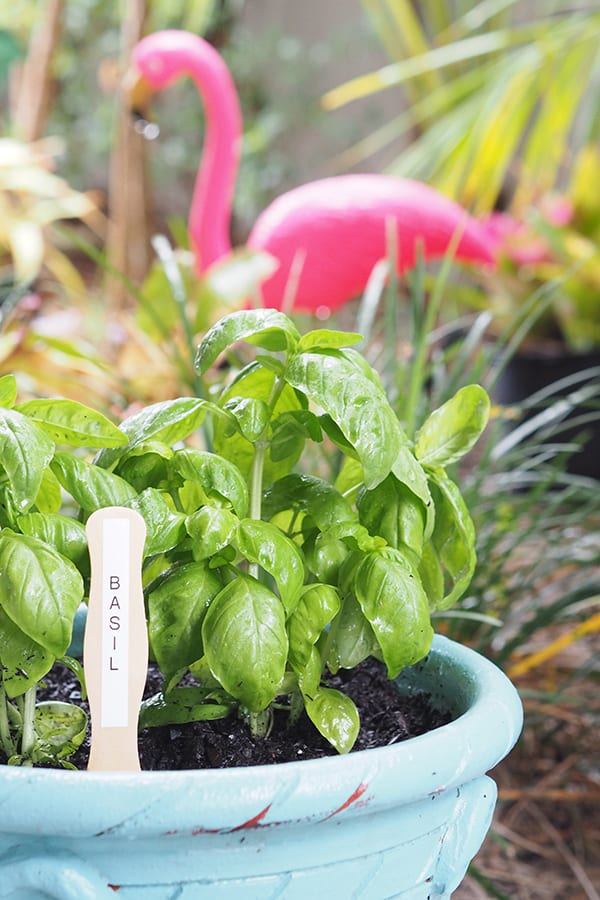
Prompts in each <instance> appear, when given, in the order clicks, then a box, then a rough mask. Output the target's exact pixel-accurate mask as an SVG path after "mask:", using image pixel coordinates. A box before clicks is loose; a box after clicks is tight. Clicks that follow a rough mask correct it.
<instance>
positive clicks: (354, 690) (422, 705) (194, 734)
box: [39, 660, 451, 770]
mask: <svg viewBox="0 0 600 900" xmlns="http://www.w3.org/2000/svg"><path fill="white" fill-rule="evenodd" d="M44 682H45V687H44V688H42V689H40V691H39V699H40V700H66V701H69V702H72V703H79V704H80V705H82V706H84V707H85V706H86V704H85V703H82V702H81V692H80V689H79V683H78V682H77V680H76V678H75V676H74V675H72V673H71V672H70V671H69V670H68V669H66V668H64V667H63V666H61V665H60V664H57V665H56V666H55V667H54V669H53V670H52V672H51V673H49V674H48V675H47V676H46V678H45V679H44ZM328 684H330V686H331V687H337V688H340V689H341V690H343V691H344V692H345V693H347V694H348V695H349V696H350V697H352V699H353V700H354V702H355V703H356V705H357V707H358V710H359V713H360V720H361V728H360V732H359V736H358V738H357V741H356V743H355V745H354V748H353V751H352V752H355V751H356V750H366V749H368V748H371V747H382V746H385V745H387V744H394V743H397V742H398V741H403V740H406V739H407V738H410V737H415V736H416V735H419V734H424V733H425V732H427V731H430V730H431V729H432V728H437V727H439V726H440V725H444V724H446V723H447V722H449V721H450V718H451V716H450V715H449V714H448V713H446V712H443V711H439V710H436V709H434V708H433V707H432V705H431V703H430V699H429V696H428V695H426V694H415V695H411V696H410V697H404V696H402V695H400V694H399V693H398V691H397V690H396V688H395V686H394V683H393V682H391V681H389V680H388V678H387V676H386V673H385V668H384V667H383V665H382V664H381V663H379V662H377V661H376V660H367V661H365V662H364V663H362V664H361V665H360V666H357V668H356V669H353V670H351V671H346V670H342V671H341V672H340V673H338V674H337V675H336V676H330V678H329V679H328ZM160 687H161V676H160V673H158V672H157V671H156V669H155V667H153V666H152V665H151V667H150V669H149V673H148V683H147V688H146V696H151V695H152V694H154V693H156V692H157V691H158V690H160ZM139 749H140V761H141V766H142V769H145V770H166V769H198V768H227V767H231V766H254V765H263V764H270V763H280V762H291V761H297V760H304V759H314V758H318V757H322V756H331V755H335V753H336V751H335V750H334V749H333V748H332V747H331V746H330V744H329V743H328V742H327V741H326V740H325V739H324V738H323V737H322V736H321V735H320V734H319V733H318V732H317V730H316V728H315V727H314V725H313V724H312V723H311V722H310V720H309V719H308V717H307V716H306V715H305V714H303V715H302V717H301V718H300V720H299V722H298V723H297V724H296V725H294V726H293V727H290V726H289V725H288V716H287V713H286V711H285V710H283V711H276V713H275V720H274V724H273V728H272V730H271V733H270V735H269V736H268V737H267V738H265V739H263V740H255V739H253V738H252V736H251V735H250V732H249V729H248V725H247V724H246V722H244V721H243V720H241V719H238V718H236V717H234V716H228V717H227V718H225V719H217V720H215V721H212V722H210V721H209V722H194V723H191V724H186V725H167V726H161V727H157V728H150V729H146V730H144V731H142V732H141V733H140V739H139ZM88 754H89V740H86V742H85V743H84V744H83V745H82V747H81V748H80V749H79V750H78V751H77V753H76V754H75V755H74V756H72V757H71V762H72V763H73V764H74V765H76V766H77V768H80V769H84V768H86V767H87V760H88Z"/></svg>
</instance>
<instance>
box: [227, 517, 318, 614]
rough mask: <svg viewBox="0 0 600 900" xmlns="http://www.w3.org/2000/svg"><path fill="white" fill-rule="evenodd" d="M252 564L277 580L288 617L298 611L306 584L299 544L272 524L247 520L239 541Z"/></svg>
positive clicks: (239, 547)
mask: <svg viewBox="0 0 600 900" xmlns="http://www.w3.org/2000/svg"><path fill="white" fill-rule="evenodd" d="M235 543H236V545H237V548H238V550H239V552H240V553H241V554H242V556H244V557H245V558H246V559H247V560H248V561H249V562H251V563H257V564H258V565H259V566H260V567H261V568H262V569H264V570H265V572H268V573H269V575H271V576H272V577H273V578H274V579H275V583H276V585H277V590H278V591H279V596H280V597H281V602H282V603H283V605H284V608H285V611H286V615H288V616H289V615H290V613H292V612H293V610H294V609H295V607H296V605H297V603H298V600H299V596H300V590H301V588H302V585H303V583H304V562H303V560H302V554H301V553H300V551H299V550H298V547H297V546H296V544H295V543H294V542H293V541H292V540H290V539H289V538H288V537H287V536H286V535H285V534H284V533H283V532H282V531H281V529H280V528H278V527H277V526H276V525H272V524H271V523H270V522H261V521H257V520H256V519H244V520H243V521H242V522H240V524H239V526H238V531H237V538H236V541H235Z"/></svg>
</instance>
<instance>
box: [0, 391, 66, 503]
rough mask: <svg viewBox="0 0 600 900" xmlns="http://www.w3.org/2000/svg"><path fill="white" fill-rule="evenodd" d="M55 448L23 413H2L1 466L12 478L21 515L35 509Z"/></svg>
mask: <svg viewBox="0 0 600 900" xmlns="http://www.w3.org/2000/svg"><path fill="white" fill-rule="evenodd" d="M53 453H54V444H53V442H52V441H51V440H50V438H49V437H48V436H47V435H46V434H45V433H44V432H43V431H42V429H41V428H39V427H38V425H36V424H35V422H31V421H30V420H29V419H28V418H27V417H26V416H24V415H23V414H22V413H19V412H16V410H11V409H0V465H1V466H2V467H3V469H4V471H5V472H6V474H7V476H8V480H9V482H10V489H11V495H12V498H13V500H14V503H15V506H16V509H17V512H19V513H24V512H27V510H28V509H29V508H30V507H31V506H33V504H34V502H35V499H36V497H37V494H38V491H39V489H40V485H41V483H42V478H43V475H44V470H45V468H46V466H47V465H48V463H49V462H50V460H51V459H52V454H53Z"/></svg>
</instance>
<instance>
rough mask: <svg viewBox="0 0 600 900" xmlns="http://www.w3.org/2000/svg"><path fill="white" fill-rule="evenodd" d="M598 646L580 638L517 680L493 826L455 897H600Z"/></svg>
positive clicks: (521, 899) (519, 899)
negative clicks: (514, 735) (517, 730)
mask: <svg viewBox="0 0 600 900" xmlns="http://www.w3.org/2000/svg"><path fill="white" fill-rule="evenodd" d="M597 647H598V641H597V639H592V638H590V639H588V640H587V641H586V642H585V643H584V642H580V643H579V644H578V645H575V646H572V647H571V648H569V650H568V651H566V652H565V653H564V654H563V655H562V656H561V657H560V658H555V659H553V660H552V664H551V665H550V664H548V665H547V666H545V667H540V668H539V669H537V670H535V672H533V671H532V672H530V673H529V674H528V675H527V676H526V678H524V679H522V680H521V681H520V682H519V683H518V686H519V688H520V690H521V692H522V694H523V696H524V697H525V701H524V705H525V723H526V724H525V729H524V732H523V736H522V737H521V740H520V741H519V744H518V745H517V747H516V748H515V750H514V751H513V753H512V754H511V755H510V756H509V758H508V759H507V760H505V761H504V762H503V763H502V764H501V765H500V766H498V768H497V769H496V770H495V772H493V773H492V775H493V777H494V778H495V780H496V781H497V782H498V785H499V788H500V797H499V803H498V808H497V811H496V815H495V819H494V823H493V826H492V831H491V833H490V835H489V837H488V838H487V840H486V842H485V844H484V846H483V847H482V849H481V851H480V853H479V854H478V856H477V858H476V859H475V861H474V866H473V868H472V870H471V872H470V874H469V875H468V876H467V878H466V879H465V881H464V883H463V884H462V885H461V887H460V888H459V889H458V890H457V891H456V893H455V894H454V897H455V898H456V900H488V898H490V897H492V898H494V897H495V898H501V900H600V736H599V735H600V731H599V728H598V725H599V723H600V697H599V694H598V670H597V669H596V670H595V671H594V663H595V662H597V655H598V654H597ZM582 664H583V665H584V666H585V668H586V674H585V675H582V669H581V667H582Z"/></svg>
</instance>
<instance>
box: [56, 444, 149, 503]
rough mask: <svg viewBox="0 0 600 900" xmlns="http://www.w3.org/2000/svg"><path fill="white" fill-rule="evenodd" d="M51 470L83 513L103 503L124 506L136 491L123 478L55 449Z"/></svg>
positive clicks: (135, 494)
mask: <svg viewBox="0 0 600 900" xmlns="http://www.w3.org/2000/svg"><path fill="white" fill-rule="evenodd" d="M51 467H52V471H53V472H54V474H55V475H56V477H57V478H58V480H59V482H60V483H61V484H62V486H63V487H64V489H65V490H66V491H68V492H69V494H70V495H71V496H72V497H73V499H74V500H76V501H77V503H79V505H80V506H81V508H82V509H83V510H85V512H87V513H91V512H94V511H95V510H96V509H101V508H103V507H104V506H127V505H128V501H130V500H133V499H134V498H135V497H137V491H136V490H135V488H133V487H131V485H130V484H128V483H127V482H126V481H124V479H123V478H119V476H118V475H114V474H113V473H112V472H107V471H106V470H105V469H101V468H100V467H99V466H96V465H94V464H93V463H88V462H85V460H83V459H79V458H78V457H76V456H73V455H72V454H70V453H56V454H55V456H54V459H53V460H52V463H51Z"/></svg>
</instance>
